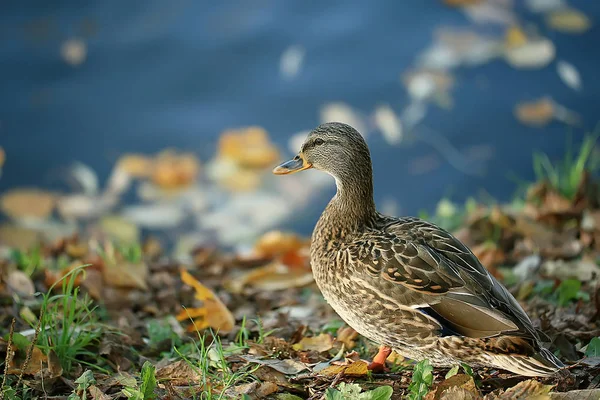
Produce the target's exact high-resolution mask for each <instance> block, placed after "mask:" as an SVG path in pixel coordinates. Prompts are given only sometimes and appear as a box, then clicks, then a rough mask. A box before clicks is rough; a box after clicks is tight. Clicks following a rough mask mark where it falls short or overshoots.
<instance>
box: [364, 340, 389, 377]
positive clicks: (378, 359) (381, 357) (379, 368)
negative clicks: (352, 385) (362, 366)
mask: <svg viewBox="0 0 600 400" xmlns="http://www.w3.org/2000/svg"><path fill="white" fill-rule="evenodd" d="M391 352H392V349H391V348H390V347H387V346H379V351H378V352H377V354H376V355H375V357H373V361H371V363H370V364H369V365H368V367H367V368H368V369H369V370H371V371H374V372H383V371H384V370H385V360H386V359H387V358H388V356H389V355H390V353H391Z"/></svg>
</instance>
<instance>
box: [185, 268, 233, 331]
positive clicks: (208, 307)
mask: <svg viewBox="0 0 600 400" xmlns="http://www.w3.org/2000/svg"><path fill="white" fill-rule="evenodd" d="M180 272H181V280H182V281H183V283H185V284H186V285H188V286H190V287H192V288H194V290H195V291H196V295H195V296H194V297H195V298H196V299H198V300H200V301H201V302H202V307H200V308H191V309H185V310H182V311H181V312H180V313H179V314H178V315H177V320H178V321H183V320H186V319H189V318H192V319H194V320H193V325H192V326H189V327H188V331H194V330H196V329H197V330H201V329H205V328H209V327H210V328H213V329H216V330H218V331H220V332H229V331H231V329H233V326H234V325H235V318H233V315H232V314H231V312H230V311H229V310H228V309H227V307H226V306H225V304H223V303H222V302H221V300H219V298H218V297H217V296H216V295H215V294H214V293H213V292H212V291H211V290H210V289H208V288H207V287H206V286H204V285H202V284H201V283H200V282H198V281H197V280H196V278H194V277H193V276H192V275H191V274H190V273H189V272H187V271H186V270H185V269H184V268H182V269H181V270H180Z"/></svg>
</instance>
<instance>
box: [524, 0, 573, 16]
mask: <svg viewBox="0 0 600 400" xmlns="http://www.w3.org/2000/svg"><path fill="white" fill-rule="evenodd" d="M525 4H526V5H527V8H528V9H529V11H531V12H534V13H540V14H545V13H547V12H550V11H556V10H558V9H561V8H564V7H565V6H566V3H565V0H525Z"/></svg>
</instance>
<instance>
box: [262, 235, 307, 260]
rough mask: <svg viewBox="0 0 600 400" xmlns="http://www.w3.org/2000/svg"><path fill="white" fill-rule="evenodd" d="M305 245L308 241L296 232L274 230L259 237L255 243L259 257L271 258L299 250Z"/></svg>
mask: <svg viewBox="0 0 600 400" xmlns="http://www.w3.org/2000/svg"><path fill="white" fill-rule="evenodd" d="M305 245H307V241H306V240H302V239H301V238H300V237H299V236H298V235H296V234H294V233H286V232H282V231H279V230H274V231H269V232H267V233H265V234H264V235H262V236H261V237H260V239H258V241H257V242H256V244H255V245H254V251H255V252H256V254H257V256H258V257H265V258H270V257H278V256H283V255H285V254H286V253H289V252H295V251H298V250H299V249H300V248H301V247H302V246H305Z"/></svg>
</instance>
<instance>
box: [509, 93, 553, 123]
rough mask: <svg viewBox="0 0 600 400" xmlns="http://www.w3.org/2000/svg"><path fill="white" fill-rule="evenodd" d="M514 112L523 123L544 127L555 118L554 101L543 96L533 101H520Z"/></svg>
mask: <svg viewBox="0 0 600 400" xmlns="http://www.w3.org/2000/svg"><path fill="white" fill-rule="evenodd" d="M514 113H515V116H516V117H517V119H518V120H519V121H520V122H521V123H523V124H525V125H531V126H536V127H542V126H545V125H547V124H548V123H550V121H552V119H553V118H554V102H553V101H552V100H551V99H550V98H548V97H543V98H541V99H539V100H535V101H532V102H525V103H519V104H517V106H516V107H515V109H514Z"/></svg>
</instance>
